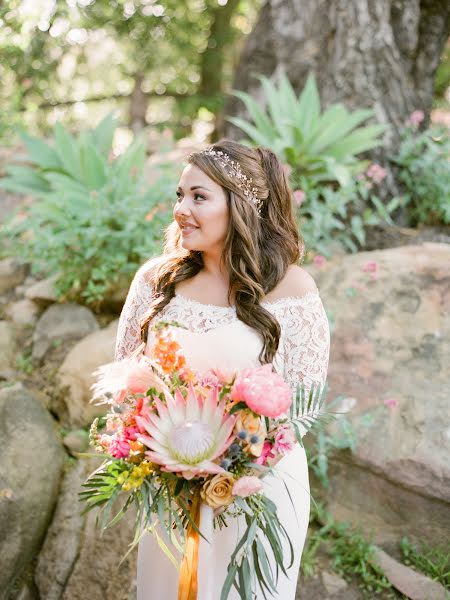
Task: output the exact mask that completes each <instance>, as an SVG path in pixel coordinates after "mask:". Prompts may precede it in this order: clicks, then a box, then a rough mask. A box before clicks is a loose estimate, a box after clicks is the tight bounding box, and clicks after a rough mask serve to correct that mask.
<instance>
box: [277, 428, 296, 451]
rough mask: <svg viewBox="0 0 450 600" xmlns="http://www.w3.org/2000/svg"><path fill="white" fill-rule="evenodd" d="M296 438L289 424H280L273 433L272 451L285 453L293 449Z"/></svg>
mask: <svg viewBox="0 0 450 600" xmlns="http://www.w3.org/2000/svg"><path fill="white" fill-rule="evenodd" d="M296 441H297V438H296V437H295V433H294V432H293V431H292V428H291V427H290V426H289V425H280V427H278V430H277V432H276V434H275V444H274V448H273V449H274V451H275V452H276V453H277V454H287V453H288V452H290V451H291V450H293V448H294V446H295V443H296Z"/></svg>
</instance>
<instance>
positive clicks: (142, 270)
mask: <svg viewBox="0 0 450 600" xmlns="http://www.w3.org/2000/svg"><path fill="white" fill-rule="evenodd" d="M164 259H165V257H164V256H154V257H153V258H149V259H148V260H147V261H146V262H145V263H144V264H143V265H141V266H140V267H139V269H138V270H137V272H136V278H138V279H140V280H142V281H144V282H145V283H149V284H150V283H151V282H152V280H153V275H154V273H155V271H156V269H157V267H158V266H159V265H161V264H162V263H163V262H164Z"/></svg>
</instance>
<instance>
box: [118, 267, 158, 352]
mask: <svg viewBox="0 0 450 600" xmlns="http://www.w3.org/2000/svg"><path fill="white" fill-rule="evenodd" d="M151 263H153V260H152V261H149V262H147V263H145V264H144V265H142V266H141V267H140V268H139V270H138V271H137V272H136V274H135V276H134V278H133V281H132V282H131V285H130V289H129V290H128V294H127V297H126V300H125V304H124V305H123V308H122V312H121V313H120V317H119V325H118V328H117V337H116V347H115V356H114V358H115V360H122V359H123V358H128V357H130V356H131V355H132V354H134V353H136V354H137V353H139V352H140V351H141V350H142V349H143V348H144V345H143V344H144V342H141V325H140V324H141V322H142V320H143V319H144V317H145V315H146V314H147V312H148V310H149V307H150V302H151V297H152V286H151V284H150V268H151ZM140 346H142V348H141V349H139V348H140Z"/></svg>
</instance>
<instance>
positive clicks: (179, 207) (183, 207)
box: [175, 197, 191, 215]
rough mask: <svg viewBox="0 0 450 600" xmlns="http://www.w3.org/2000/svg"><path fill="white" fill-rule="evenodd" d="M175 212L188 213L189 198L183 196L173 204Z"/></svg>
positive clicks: (189, 210) (189, 212)
mask: <svg viewBox="0 0 450 600" xmlns="http://www.w3.org/2000/svg"><path fill="white" fill-rule="evenodd" d="M175 214H177V215H190V214H191V207H190V204H189V200H188V199H187V198H186V197H185V198H183V199H182V200H180V201H179V202H177V204H176V205H175Z"/></svg>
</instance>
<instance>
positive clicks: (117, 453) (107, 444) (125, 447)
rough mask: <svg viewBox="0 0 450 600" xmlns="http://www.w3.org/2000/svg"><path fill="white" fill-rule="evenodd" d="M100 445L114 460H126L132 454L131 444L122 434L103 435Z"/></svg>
mask: <svg viewBox="0 0 450 600" xmlns="http://www.w3.org/2000/svg"><path fill="white" fill-rule="evenodd" d="M99 441H100V444H101V445H102V446H103V447H104V448H105V450H106V451H107V452H108V453H109V454H111V456H114V458H125V457H126V456H128V455H129V454H130V444H129V442H128V440H126V439H125V438H124V437H123V436H122V435H121V434H119V433H115V434H114V435H105V434H103V435H101V436H100V440H99Z"/></svg>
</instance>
